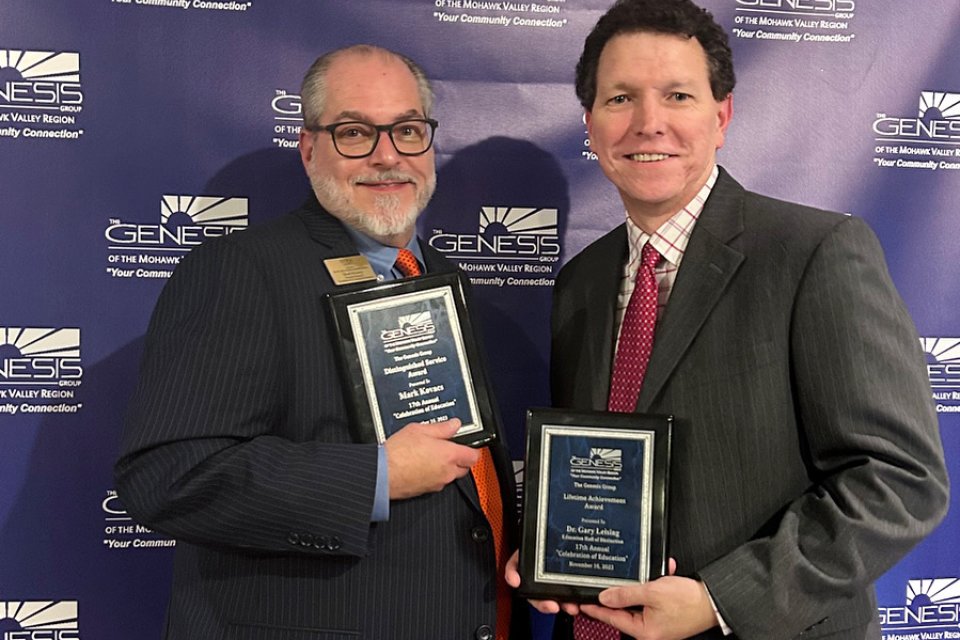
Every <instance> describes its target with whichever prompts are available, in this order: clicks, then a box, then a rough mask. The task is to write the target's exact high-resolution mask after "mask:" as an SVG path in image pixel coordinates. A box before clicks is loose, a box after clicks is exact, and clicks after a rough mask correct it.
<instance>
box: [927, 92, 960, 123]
mask: <svg viewBox="0 0 960 640" xmlns="http://www.w3.org/2000/svg"><path fill="white" fill-rule="evenodd" d="M917 117H918V118H920V119H921V120H924V119H930V120H960V93H946V92H944V91H921V92H920V109H919V113H918V114H917Z"/></svg>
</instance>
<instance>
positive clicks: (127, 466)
mask: <svg viewBox="0 0 960 640" xmlns="http://www.w3.org/2000/svg"><path fill="white" fill-rule="evenodd" d="M356 253H357V250H356V248H355V247H354V245H353V243H352V241H351V240H350V238H349V236H348V235H347V234H346V232H345V231H344V229H343V227H342V226H341V223H340V222H339V221H338V220H336V219H335V218H333V217H332V216H330V215H329V214H328V213H326V212H325V211H323V210H322V209H321V208H320V206H319V205H318V204H317V203H316V201H315V200H311V201H310V202H308V203H307V204H306V205H305V206H304V207H303V208H301V209H300V210H298V211H295V212H293V213H291V214H289V215H287V216H285V217H283V218H281V219H279V220H277V221H275V222H273V223H270V224H267V225H264V226H262V227H258V228H256V229H250V230H247V231H243V232H241V233H236V234H232V235H230V236H227V237H225V238H220V239H217V240H212V241H208V242H206V243H204V244H203V245H202V246H201V247H198V248H196V249H194V251H193V252H191V253H190V255H189V256H188V257H187V258H186V259H185V260H184V261H183V262H182V264H180V265H179V266H178V268H177V269H176V271H175V273H174V275H173V277H172V278H171V279H170V281H169V283H168V284H167V286H166V287H165V289H164V291H163V293H162V295H161V297H160V300H159V302H158V304H157V308H156V311H155V312H154V316H153V319H152V321H151V323H150V328H149V331H148V333H147V339H146V348H145V354H144V360H143V364H142V369H141V378H140V381H139V385H138V388H137V392H136V395H135V398H134V400H133V404H132V406H131V409H130V413H129V417H128V423H127V426H126V431H125V434H124V437H123V443H122V457H121V459H120V460H119V462H118V463H117V467H116V475H117V478H116V479H117V492H118V494H119V495H120V497H121V499H122V500H123V502H124V504H125V505H126V506H127V508H128V509H129V511H130V513H131V515H133V516H134V517H135V518H136V519H137V520H138V521H140V522H142V523H143V524H145V525H147V526H150V527H152V528H155V529H157V530H159V531H161V532H164V533H166V534H168V535H171V536H173V537H175V538H176V539H177V547H176V559H175V570H174V582H173V593H172V597H171V602H170V607H169V612H168V622H167V632H166V637H167V638H168V639H171V640H177V639H187V638H190V639H194V638H205V639H210V640H214V639H227V638H230V639H233V638H244V639H249V640H253V639H261V638H262V639H264V640H266V639H268V638H269V639H271V640H276V639H281V638H282V639H284V640H294V639H296V640H306V639H308V638H309V639H320V638H322V639H324V640H334V639H341V638H342V639H347V638H350V639H352V640H357V639H358V638H363V639H364V640H370V639H375V638H376V639H390V640H394V639H397V638H416V639H421V638H444V639H448V638H449V639H455V638H463V639H467V638H471V639H472V638H475V637H479V635H483V632H484V625H489V626H492V625H493V622H494V620H495V609H496V605H495V569H494V566H495V565H494V551H493V542H492V538H491V536H490V535H489V525H488V524H487V521H486V519H485V517H484V515H483V512H482V511H481V509H480V506H479V502H478V498H477V494H476V488H475V487H474V484H473V481H472V479H471V478H470V476H469V475H467V476H466V477H465V478H462V479H460V480H458V481H456V482H454V483H452V484H450V485H448V486H447V487H446V488H445V489H444V490H443V491H441V492H439V493H435V494H429V495H423V496H420V497H418V498H414V499H411V500H403V501H398V502H393V503H392V504H391V511H390V518H389V520H388V521H386V522H379V523H374V524H371V522H370V515H371V512H372V506H373V500H374V489H375V483H376V475H377V474H376V465H377V447H376V446H375V445H363V444H355V443H353V442H352V441H351V435H350V431H349V429H348V424H347V412H346V409H345V405H344V391H343V389H342V387H341V383H340V376H339V375H338V371H337V367H336V363H335V359H334V354H333V349H332V342H331V336H330V335H329V331H328V325H327V319H326V315H325V313H324V306H323V300H322V296H323V294H324V293H326V292H329V291H332V290H334V289H335V285H334V284H333V282H332V281H331V279H330V277H329V274H328V273H327V270H326V269H325V268H324V264H323V260H324V259H326V258H331V257H337V256H347V255H356ZM423 253H424V258H425V261H426V267H427V271H428V272H431V271H441V270H451V269H452V268H453V267H452V266H451V265H450V264H449V263H448V262H447V261H446V260H445V259H444V258H443V257H442V256H440V254H438V253H437V252H435V251H433V250H432V249H431V248H430V247H428V246H424V247H423ZM492 450H493V453H494V458H495V460H496V462H497V466H498V471H499V472H500V473H499V477H500V484H501V487H502V489H503V504H504V507H505V512H506V513H505V516H506V517H505V520H506V522H507V526H508V528H509V529H508V535H509V537H510V539H509V540H508V541H507V543H508V544H510V545H511V546H514V545H515V544H516V539H515V536H516V531H515V526H514V525H515V523H516V515H515V512H514V510H513V506H514V505H515V502H516V500H515V487H514V482H513V474H512V472H511V470H510V463H509V461H508V458H507V455H506V453H505V451H504V450H503V447H501V446H494V447H493V449H492ZM517 611H518V615H515V616H514V619H515V620H516V621H517V622H518V623H523V622H525V619H526V616H525V615H522V614H521V613H520V612H522V611H524V609H522V608H518V609H517ZM520 633H521V636H522V633H523V632H520ZM478 634H479V635H478Z"/></svg>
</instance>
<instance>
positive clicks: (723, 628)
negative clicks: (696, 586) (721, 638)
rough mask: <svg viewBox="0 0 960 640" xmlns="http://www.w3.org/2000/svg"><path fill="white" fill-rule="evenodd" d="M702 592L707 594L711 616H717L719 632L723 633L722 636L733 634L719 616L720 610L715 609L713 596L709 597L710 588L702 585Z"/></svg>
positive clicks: (715, 604) (705, 584)
mask: <svg viewBox="0 0 960 640" xmlns="http://www.w3.org/2000/svg"><path fill="white" fill-rule="evenodd" d="M703 590H704V591H706V592H707V600H709V601H710V606H711V607H713V615H715V616H717V623H718V624H719V625H720V630H721V631H723V635H725V636H728V635H730V634H731V633H733V629H731V628H730V625H728V624H727V621H726V620H724V619H723V616H721V615H720V610H719V609H717V603H716V602H714V601H713V596H712V595H710V588H709V587H707V583H706V582H704V583H703Z"/></svg>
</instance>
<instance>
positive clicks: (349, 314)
mask: <svg viewBox="0 0 960 640" xmlns="http://www.w3.org/2000/svg"><path fill="white" fill-rule="evenodd" d="M326 299H327V303H328V311H329V313H330V318H331V321H332V327H333V330H332V332H331V333H332V334H333V336H334V342H335V349H336V352H337V356H338V361H339V364H340V369H341V374H342V379H343V382H344V387H345V389H346V393H347V405H348V409H349V412H350V418H351V424H352V425H353V428H354V429H355V433H354V435H355V437H356V439H357V440H358V441H360V442H376V443H383V442H384V441H385V440H386V439H387V437H388V436H389V435H390V434H392V433H393V432H394V431H396V430H397V429H399V428H401V427H403V426H404V425H406V424H409V423H411V422H441V421H443V420H449V419H451V418H459V419H460V422H461V427H460V429H459V430H458V431H457V434H456V435H455V436H454V437H453V438H452V440H453V441H455V442H459V443H461V444H467V445H470V446H473V447H480V446H483V445H485V444H487V443H488V442H490V441H491V440H493V439H494V438H495V437H496V428H495V426H494V425H495V413H494V410H493V405H492V399H491V398H490V396H489V394H488V392H487V387H486V377H485V376H484V374H483V369H482V368H481V358H480V354H479V352H478V348H477V343H476V340H475V337H474V333H473V328H472V326H471V324H470V317H469V315H468V314H467V308H466V302H465V297H464V292H463V284H462V282H461V280H460V276H459V275H458V274H457V273H455V272H449V273H440V274H436V275H424V276H421V277H418V278H410V279H404V280H394V281H391V282H386V283H381V284H372V285H371V284H367V285H364V286H355V287H349V288H348V287H343V288H341V289H338V290H337V291H336V292H334V293H330V294H327V296H326Z"/></svg>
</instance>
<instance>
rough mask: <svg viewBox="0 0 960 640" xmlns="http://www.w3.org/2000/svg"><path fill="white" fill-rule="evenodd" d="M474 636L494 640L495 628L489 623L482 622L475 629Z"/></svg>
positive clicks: (478, 639) (479, 638)
mask: <svg viewBox="0 0 960 640" xmlns="http://www.w3.org/2000/svg"><path fill="white" fill-rule="evenodd" d="M473 637H474V638H476V639H477V640H493V629H491V628H490V625H488V624H482V625H480V626H479V627H477V630H476V631H474V633H473Z"/></svg>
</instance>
